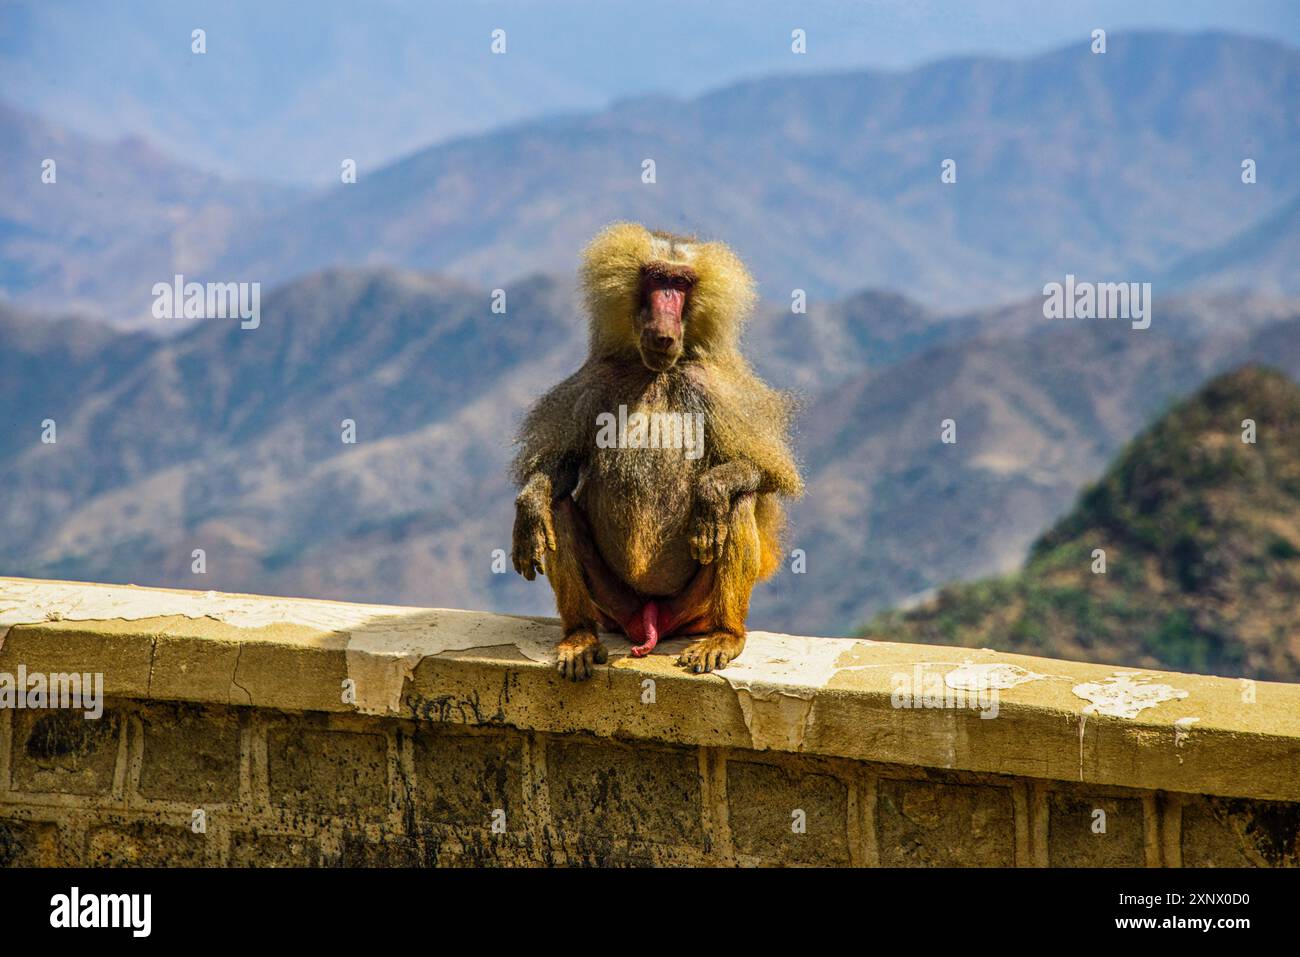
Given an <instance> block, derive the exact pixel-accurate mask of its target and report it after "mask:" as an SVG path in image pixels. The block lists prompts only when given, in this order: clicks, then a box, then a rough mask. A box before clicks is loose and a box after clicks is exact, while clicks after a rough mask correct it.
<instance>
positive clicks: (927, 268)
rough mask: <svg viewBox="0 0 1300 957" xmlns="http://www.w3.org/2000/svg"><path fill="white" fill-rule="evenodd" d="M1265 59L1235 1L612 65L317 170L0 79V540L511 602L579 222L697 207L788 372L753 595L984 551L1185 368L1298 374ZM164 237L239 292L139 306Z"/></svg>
mask: <svg viewBox="0 0 1300 957" xmlns="http://www.w3.org/2000/svg"><path fill="white" fill-rule="evenodd" d="M1298 91H1300V53H1297V52H1295V51H1293V50H1290V49H1287V48H1285V47H1282V46H1279V45H1276V44H1273V43H1270V42H1265V41H1259V40H1252V39H1245V38H1242V37H1235V36H1225V35H1220V34H1204V35H1196V36H1182V35H1170V34H1134V35H1131V36H1113V37H1112V38H1111V42H1110V47H1109V51H1108V52H1107V53H1106V54H1105V55H1103V56H1094V55H1092V54H1090V53H1087V51H1086V48H1083V49H1082V50H1080V49H1070V50H1063V51H1058V52H1056V53H1053V54H1050V55H1046V56H1043V57H1038V58H1034V59H1029V60H1024V61H1008V60H998V59H983V58H972V59H960V60H949V61H945V62H942V63H938V64H935V65H932V66H929V67H923V68H920V69H917V70H913V71H910V72H906V73H879V72H856V73H845V74H841V75H834V76H821V77H797V78H796V77H787V78H769V79H761V80H755V81H752V82H747V83H742V84H737V85H734V86H731V87H728V88H726V89H723V90H720V91H718V92H716V93H714V94H710V95H706V96H702V97H699V98H695V99H689V100H674V99H668V98H655V99H643V100H636V101H628V102H623V103H620V104H617V105H615V106H614V107H611V108H610V109H609V110H606V111H603V112H599V113H592V114H584V115H574V116H569V117H565V118H559V119H550V120H543V121H537V122H530V123H527V124H523V125H519V126H514V127H510V128H506V129H502V130H499V131H496V132H493V133H489V134H485V135H477V136H472V137H467V138H464V139H461V140H458V141H455V142H451V143H447V144H444V145H441V146H436V147H433V148H430V149H427V150H424V151H421V152H418V153H415V154H413V155H412V156H410V157H409V158H407V159H406V160H403V161H401V162H399V163H395V164H393V165H390V166H387V167H384V168H382V169H377V170H367V169H363V170H361V171H360V175H359V180H358V182H357V183H356V184H353V185H340V186H338V187H335V188H333V189H331V190H327V191H323V192H295V191H286V190H283V189H280V188H272V187H267V186H264V185H259V184H247V183H231V182H227V181H224V180H220V179H217V178H215V177H212V176H209V175H207V174H203V173H198V172H195V171H193V170H188V169H186V168H184V167H182V166H180V165H179V164H177V163H175V162H174V161H172V160H170V159H168V158H166V157H165V156H163V155H161V154H159V153H157V152H156V151H155V150H154V149H153V148H152V147H150V146H148V145H147V144H145V143H143V142H141V141H138V140H136V141H124V142H118V143H111V144H105V143H99V142H95V141H92V140H88V139H86V138H84V137H81V136H78V135H75V134H72V133H68V132H66V131H61V130H59V129H58V128H57V127H55V126H53V125H50V124H48V123H46V122H43V121H40V120H37V119H35V118H33V117H31V116H28V115H26V114H25V113H22V112H20V111H15V110H10V109H5V110H0V132H3V133H4V135H3V136H0V169H5V170H8V171H10V172H12V171H15V170H20V171H23V172H22V176H21V177H20V178H19V179H18V181H17V182H16V183H15V184H14V186H15V188H13V189H10V188H8V186H9V183H6V189H4V190H3V191H0V263H2V265H0V284H3V288H4V291H5V293H6V296H7V299H8V300H9V301H8V302H7V303H6V304H3V305H0V422H2V423H4V427H3V428H0V455H2V456H3V457H2V458H0V483H3V487H4V489H5V491H6V494H5V496H4V497H3V498H0V574H19V575H36V576H46V577H69V578H87V579H97V580H105V581H132V582H138V583H141V584H165V585H175V586H181V587H192V588H215V589H225V590H241V591H253V592H262V593H279V594H293V595H311V596H322V597H330V598H339V599H348V600H357V601H397V602H404V603H413V604H421V605H450V606H458V607H479V608H492V609H497V610H504V611H517V612H533V613H549V612H550V611H551V609H552V605H551V598H550V591H549V589H548V588H547V587H546V585H545V583H544V582H533V583H527V582H524V581H523V580H522V579H520V578H519V577H518V576H516V575H515V574H514V573H513V572H507V573H505V574H497V573H495V572H494V564H496V565H497V566H498V567H501V562H499V561H498V560H497V559H498V558H499V556H498V553H497V550H508V549H509V544H510V543H509V534H510V524H511V512H512V500H513V494H514V491H513V489H511V488H510V487H509V485H508V482H507V479H506V474H505V465H506V462H507V460H508V458H509V444H510V440H511V437H512V434H513V431H514V428H515V426H516V424H517V422H518V420H519V418H520V416H521V414H522V411H523V409H524V408H526V407H527V405H528V404H529V403H530V402H531V400H532V399H533V398H534V397H535V396H536V395H538V394H539V393H540V392H542V391H543V390H544V389H546V388H547V387H548V386H549V385H551V384H552V383H554V382H555V381H557V380H558V379H559V378H561V377H562V376H564V375H566V374H568V373H569V372H571V371H572V370H573V369H574V368H575V367H576V366H577V365H578V364H579V363H580V362H581V360H582V357H583V350H584V341H583V340H584V327H583V322H582V319H581V317H580V315H579V310H578V308H577V305H576V299H575V296H574V290H573V279H572V275H573V265H574V263H575V260H576V256H577V252H578V250H579V248H580V246H581V244H582V243H583V242H584V241H585V240H586V239H587V238H589V236H590V234H591V233H592V232H593V231H594V230H595V229H596V228H597V227H598V226H599V225H601V224H603V223H604V222H606V221H607V220H609V219H611V218H614V217H616V216H628V217H634V218H638V219H643V220H645V221H646V222H648V223H650V224H651V225H655V226H665V227H669V228H679V229H687V230H690V229H696V230H699V231H700V232H702V233H705V234H709V235H717V236H720V237H721V238H723V239H726V240H728V241H729V242H731V243H733V244H734V245H735V246H736V247H737V248H738V249H739V250H740V251H741V252H742V253H743V254H744V255H745V256H746V257H747V258H748V259H749V261H750V263H751V265H752V267H753V269H754V271H755V274H756V275H757V276H758V277H759V278H760V283H761V288H762V291H763V293H764V295H765V297H766V303H765V305H764V306H763V307H762V308H761V309H760V311H759V314H758V315H757V316H756V317H755V319H754V321H753V323H752V324H751V326H750V328H749V330H748V333H747V348H748V351H749V353H750V355H751V357H752V358H753V360H754V362H755V364H756V365H757V366H758V368H759V369H760V371H761V372H762V373H763V374H764V375H765V376H766V377H768V378H769V379H770V380H771V381H772V382H773V383H774V384H777V385H780V386H783V387H786V388H791V389H794V390H797V391H799V392H800V393H801V394H802V412H801V415H800V420H799V430H798V434H797V437H796V446H797V449H798V452H799V455H800V457H801V459H802V460H803V462H804V465H805V471H806V474H807V479H808V494H807V496H806V497H805V498H804V499H803V500H802V501H801V502H799V503H797V504H795V505H794V507H793V508H792V510H791V518H792V523H791V530H790V537H789V543H788V544H789V547H790V548H792V549H793V548H800V549H802V550H803V551H804V553H805V555H806V562H807V571H806V573H805V574H799V575H796V574H792V573H791V572H790V570H789V568H788V566H787V567H786V568H785V569H784V570H783V571H782V572H781V573H780V574H779V575H778V576H777V578H776V579H774V580H773V581H772V582H770V583H768V584H765V585H763V586H761V587H760V589H759V591H758V592H756V594H755V600H754V605H753V611H752V614H751V625H752V626H753V627H755V628H769V629H779V630H787V631H793V632H798V633H804V634H818V633H821V634H842V633H848V632H850V631H852V630H854V629H856V628H858V627H860V626H861V625H862V624H863V623H864V622H866V621H868V620H869V619H870V618H871V616H872V615H874V614H875V613H877V612H879V611H882V610H884V609H886V608H890V607H894V606H897V605H899V604H900V603H905V602H910V601H914V600H919V599H921V598H922V597H924V596H925V595H926V594H927V593H929V592H930V591H932V590H933V589H935V588H937V587H939V586H940V585H943V584H944V583H947V582H950V581H954V580H958V579H969V578H977V577H982V576H988V575H993V574H998V573H1003V572H1010V571H1012V570H1013V569H1015V568H1016V567H1017V566H1018V565H1019V564H1020V563H1021V562H1022V561H1023V560H1024V558H1025V556H1026V554H1027V553H1028V551H1029V549H1030V546H1031V545H1032V543H1033V542H1034V541H1035V539H1036V538H1037V537H1038V536H1039V535H1040V534H1041V533H1042V531H1043V530H1044V529H1045V528H1048V527H1049V526H1051V525H1052V523H1053V522H1055V521H1056V520H1058V519H1059V518H1060V517H1061V516H1063V515H1064V514H1066V512H1067V511H1068V510H1069V509H1070V508H1071V506H1072V504H1074V502H1075V500H1076V497H1077V496H1078V494H1079V492H1080V490H1081V489H1082V488H1083V487H1084V486H1085V484H1086V483H1088V482H1090V481H1093V480H1094V479H1096V478H1097V477H1098V476H1100V475H1102V473H1103V470H1104V469H1105V468H1106V465H1107V463H1108V462H1109V461H1110V460H1111V459H1112V457H1113V456H1114V455H1115V454H1116V453H1118V452H1119V450H1120V449H1121V448H1122V447H1123V446H1124V444H1125V443H1126V442H1128V441H1129V440H1130V439H1132V438H1133V436H1134V435H1136V434H1137V433H1138V432H1139V430H1141V429H1142V428H1143V427H1144V426H1145V425H1147V424H1148V423H1149V422H1150V420H1151V419H1152V418H1153V417H1154V416H1157V415H1159V414H1160V413H1162V412H1163V411H1164V410H1165V409H1166V408H1167V407H1168V405H1169V403H1171V402H1173V401H1174V400H1175V399H1177V398H1178V397H1180V396H1183V395H1186V394H1189V393H1191V392H1193V391H1194V390H1196V389H1197V388H1198V387H1200V386H1201V385H1202V384H1203V383H1204V382H1205V380H1206V379H1207V378H1209V377H1211V376H1213V375H1215V374H1218V373H1221V372H1225V371H1227V370H1230V369H1233V368H1236V367H1238V366H1240V365H1241V364H1243V363H1246V362H1250V361H1264V362H1268V363H1270V364H1271V365H1274V366H1276V367H1278V368H1280V369H1282V370H1283V371H1284V372H1285V373H1287V374H1289V375H1291V376H1292V377H1300V300H1298V299H1295V298H1288V297H1292V296H1296V295H1297V294H1300V279H1297V276H1296V272H1295V270H1294V268H1293V265H1294V261H1295V256H1294V255H1293V252H1292V251H1294V250H1295V249H1296V248H1297V236H1296V230H1297V227H1300V222H1297V219H1298V217H1297V215H1296V209H1297V206H1296V200H1295V195H1296V189H1295V187H1294V186H1292V185H1290V184H1289V177H1288V176H1287V175H1285V173H1284V171H1285V170H1288V169H1291V168H1294V163H1295V162H1296V161H1297V160H1300V136H1298V135H1297V133H1300V129H1298V127H1300V115H1298V112H1297V106H1296V104H1297V103H1298V102H1300V97H1297V96H1295V95H1293V94H1295V93H1297V92H1298ZM1225 103H1230V104H1231V108H1225V107H1224V106H1223V104H1225ZM647 156H649V157H653V158H654V159H655V160H656V178H657V181H656V182H655V183H654V184H645V183H643V182H642V181H641V171H642V167H641V161H642V159H643V158H645V157H647ZM947 157H954V158H956V159H957V164H958V166H957V170H958V178H957V182H956V183H955V184H943V183H941V182H940V179H939V174H940V163H941V161H942V160H943V159H944V158H947ZM1243 157H1250V158H1253V159H1255V160H1256V162H1257V167H1258V171H1259V180H1258V182H1257V183H1255V184H1252V185H1246V184H1243V183H1242V182H1241V178H1240V172H1241V170H1240V163H1241V160H1242V158H1243ZM43 158H56V159H57V163H58V166H57V169H58V179H57V182H56V183H54V184H45V183H42V182H41V181H40V169H41V162H42V159H43ZM6 175H8V174H6ZM174 272H182V273H183V274H185V276H186V278H187V279H193V280H199V281H203V280H220V281H258V282H262V283H264V287H265V288H264V292H263V298H262V315H261V324H260V326H259V327H258V328H256V329H247V330H246V329H241V328H240V327H239V323H238V322H237V321H235V320H201V321H200V322H199V323H198V324H197V325H192V326H190V327H188V328H187V327H185V324H184V323H182V322H180V321H174V320H172V321H159V320H153V319H148V318H146V317H148V314H149V307H150V304H151V301H152V297H151V293H150V289H151V287H152V284H153V283H155V282H159V281H170V279H171V277H172V275H173V273H174ZM1067 273H1074V274H1076V275H1079V276H1080V277H1081V278H1093V279H1103V280H1115V281H1133V282H1142V281H1152V282H1153V283H1154V285H1155V293H1156V300H1155V306H1154V313H1153V321H1152V326H1151V328H1150V329H1148V330H1145V331H1139V330H1133V329H1131V328H1130V327H1129V325H1128V324H1127V323H1125V322H1107V321H1103V320H1074V321H1069V320H1047V319H1045V318H1044V317H1043V311H1042V298H1041V289H1042V286H1043V284H1044V282H1047V281H1052V280H1057V281H1059V280H1060V279H1062V278H1063V277H1064V276H1065V275H1066V274H1067ZM521 277H522V278H521ZM496 287H500V288H503V289H504V290H505V291H506V294H507V302H508V311H507V313H506V314H505V315H500V314H495V313H493V312H492V310H491V302H492V296H491V291H492V289H493V288H496ZM794 288H803V289H806V290H808V291H809V292H810V293H811V295H812V299H811V302H810V306H809V311H808V313H807V314H806V315H800V314H795V313H792V312H791V309H790V305H789V302H790V290H791V289H794ZM864 290H865V291H864ZM885 290H889V291H885ZM1242 290H1246V291H1245V292H1243V291H1242ZM990 303H995V304H994V305H990ZM996 303H1003V304H1001V305H998V304H996ZM1007 303H1009V304H1007ZM88 315H93V316H98V317H102V318H107V319H110V320H111V321H112V324H111V325H110V324H106V323H102V322H97V321H91V320H90V319H87V318H86V316H88ZM133 328H134V331H132V330H133ZM945 419H952V420H954V421H955V422H956V427H957V442H956V443H955V444H952V445H947V444H943V443H941V442H940V430H941V423H942V422H943V420H945ZM47 420H52V421H53V423H54V426H55V436H56V439H57V440H56V441H54V442H52V443H49V442H42V434H43V432H45V433H47V434H48V432H49V427H48V426H47V425H46V424H45V423H46V422H47ZM345 421H351V422H352V423H354V424H355V434H356V442H355V444H348V443H345V442H344V441H343V435H344V432H345V430H346V427H345ZM196 549H202V550H203V552H204V561H205V563H206V571H205V573H204V574H202V575H197V574H195V573H194V572H193V571H192V566H193V563H194V561H195V559H194V551H195V550H196ZM504 564H505V565H506V566H508V561H506V562H505V563H504Z"/></svg>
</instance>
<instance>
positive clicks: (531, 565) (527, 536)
mask: <svg viewBox="0 0 1300 957" xmlns="http://www.w3.org/2000/svg"><path fill="white" fill-rule="evenodd" d="M581 468H582V463H581V462H580V461H578V459H577V457H576V456H566V457H564V458H563V459H561V460H560V462H559V464H558V465H556V466H555V467H554V468H552V469H551V470H549V471H548V470H546V469H538V470H537V471H536V472H533V473H532V475H530V476H529V477H528V480H527V481H526V482H525V483H524V487H523V489H522V490H520V492H519V495H518V496H516V497H515V527H514V534H513V536H512V548H511V552H512V555H511V557H512V560H513V561H514V566H515V571H517V572H518V573H519V574H521V575H523V576H524V577H525V578H526V579H528V580H529V581H532V580H533V579H534V578H536V577H537V573H538V572H540V571H541V570H542V561H543V559H544V558H545V555H546V552H548V551H551V552H553V551H555V522H554V517H553V514H552V505H553V504H554V503H555V502H557V501H559V500H560V499H561V498H565V497H567V496H570V495H572V494H573V490H574V489H575V488H577V486H578V476H579V474H580V473H581Z"/></svg>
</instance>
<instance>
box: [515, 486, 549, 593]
mask: <svg viewBox="0 0 1300 957" xmlns="http://www.w3.org/2000/svg"><path fill="white" fill-rule="evenodd" d="M548 551H551V552H553V551H555V526H554V525H553V524H552V522H551V506H550V504H549V503H542V504H539V503H538V502H537V500H536V499H534V498H532V497H531V496H529V497H525V496H522V495H521V496H520V497H519V498H518V499H516V500H515V532H514V545H513V549H512V553H513V554H512V558H513V559H514V563H515V571H517V572H518V573H519V574H521V575H523V576H524V577H525V578H527V579H528V580H529V581H532V580H533V579H534V578H536V577H537V573H538V572H541V571H543V564H542V561H543V559H544V558H545V557H546V553H547V552H548Z"/></svg>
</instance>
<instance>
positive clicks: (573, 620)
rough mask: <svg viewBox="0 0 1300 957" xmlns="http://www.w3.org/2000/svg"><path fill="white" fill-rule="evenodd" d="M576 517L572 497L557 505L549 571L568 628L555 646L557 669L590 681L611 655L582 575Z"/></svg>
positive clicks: (571, 677) (547, 562) (547, 561)
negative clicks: (596, 668) (602, 636)
mask: <svg viewBox="0 0 1300 957" xmlns="http://www.w3.org/2000/svg"><path fill="white" fill-rule="evenodd" d="M575 514H576V515H581V512H580V511H579V510H578V507H577V505H576V504H575V503H574V501H573V499H571V498H569V497H568V496H564V497H563V498H560V499H557V500H556V502H555V503H554V505H553V507H552V515H553V522H554V525H555V545H556V547H555V549H554V550H553V551H548V552H547V553H546V558H545V572H546V580H547V581H549V582H550V583H551V590H552V591H554V592H555V607H556V608H557V609H559V612H560V624H561V626H562V627H563V629H564V637H562V638H561V639H560V641H559V643H558V644H557V645H556V646H555V656H556V662H555V668H556V670H557V671H558V672H559V673H560V674H562V675H563V676H564V677H565V678H568V679H569V680H570V681H582V680H584V679H586V678H590V677H591V672H592V667H593V666H594V665H597V664H604V663H605V661H606V659H607V657H608V655H607V653H606V651H605V646H604V645H602V644H601V642H600V638H599V637H597V631H598V629H597V609H596V605H595V603H594V602H593V601H592V597H591V592H590V590H589V589H588V588H587V582H586V580H585V579H584V577H583V573H582V565H581V562H580V558H579V556H580V554H581V553H582V549H583V547H584V546H583V544H582V541H581V540H582V538H583V537H584V536H583V534H582V530H579V528H578V527H577V526H578V524H579V523H578V522H577V521H575ZM584 530H585V529H584Z"/></svg>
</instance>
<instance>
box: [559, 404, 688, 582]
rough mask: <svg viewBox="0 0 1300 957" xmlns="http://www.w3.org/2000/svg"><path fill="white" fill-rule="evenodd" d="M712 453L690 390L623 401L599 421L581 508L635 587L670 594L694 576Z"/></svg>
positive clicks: (602, 544) (611, 559) (605, 549)
mask: <svg viewBox="0 0 1300 957" xmlns="http://www.w3.org/2000/svg"><path fill="white" fill-rule="evenodd" d="M708 452H709V435H708V428H707V422H706V417H705V415H704V412H703V407H702V403H700V402H698V401H697V400H696V399H695V398H694V397H693V396H692V395H691V394H690V392H689V391H688V390H681V389H679V390H665V391H664V392H662V393H658V394H656V393H650V394H647V395H640V396H636V397H633V398H630V399H624V400H622V401H620V402H618V403H617V404H615V405H614V407H613V408H610V409H608V410H604V411H602V413H601V414H599V415H598V416H597V421H596V423H595V430H594V433H593V441H592V449H591V453H590V456H589V458H588V460H587V469H586V472H585V474H584V476H583V481H582V488H581V490H580V492H579V503H580V504H581V505H582V507H583V508H584V510H585V511H586V512H587V514H588V515H589V516H590V518H591V519H592V523H591V524H592V527H593V530H594V532H595V536H596V539H597V545H598V547H599V548H600V550H601V552H602V554H604V556H605V558H606V560H607V561H608V562H609V564H610V566H611V567H612V568H613V569H614V570H615V571H616V572H617V573H618V574H619V575H620V576H621V577H622V578H623V580H624V581H626V582H628V583H629V584H631V585H632V586H633V587H635V588H637V589H639V590H641V591H643V592H647V593H660V594H668V593H672V592H673V591H675V590H676V589H677V588H679V587H681V585H682V584H683V583H684V582H685V581H686V580H687V579H689V577H690V575H691V574H692V573H693V571H694V568H695V563H694V561H693V560H692V559H691V557H690V549H689V542H688V534H689V523H690V516H691V511H692V507H693V505H694V501H695V488H696V485H697V483H698V480H699V476H700V474H701V473H702V472H703V471H704V469H705V468H706V467H707V465H708V462H709V454H708Z"/></svg>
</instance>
